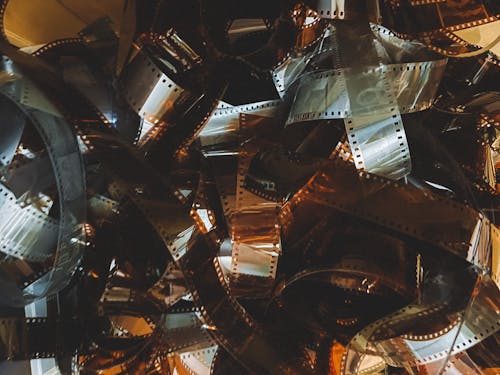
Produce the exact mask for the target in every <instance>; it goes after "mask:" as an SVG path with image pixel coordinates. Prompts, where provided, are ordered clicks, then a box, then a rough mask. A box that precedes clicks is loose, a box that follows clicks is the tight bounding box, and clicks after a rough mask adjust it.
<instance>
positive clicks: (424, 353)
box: [343, 276, 500, 374]
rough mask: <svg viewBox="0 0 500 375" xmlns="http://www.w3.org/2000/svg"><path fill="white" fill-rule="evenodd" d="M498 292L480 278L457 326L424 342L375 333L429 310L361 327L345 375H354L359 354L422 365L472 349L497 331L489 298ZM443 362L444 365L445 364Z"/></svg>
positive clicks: (404, 312)
mask: <svg viewBox="0 0 500 375" xmlns="http://www.w3.org/2000/svg"><path fill="white" fill-rule="evenodd" d="M496 293H498V288H497V286H496V285H495V284H494V283H493V282H491V280H490V279H489V278H488V277H487V276H486V277H484V278H483V277H479V278H478V280H477V283H476V293H475V294H473V296H472V297H471V300H470V302H469V304H468V306H467V308H466V309H465V310H464V311H463V312H462V314H461V319H460V322H459V323H458V324H456V325H455V326H453V328H451V329H450V330H449V331H448V332H446V333H444V334H442V335H441V336H440V337H438V338H433V337H434V335H431V337H429V339H428V340H425V341H413V340H408V339H404V338H402V337H395V338H391V339H386V340H378V339H377V338H376V337H377V334H378V333H387V332H388V330H390V329H393V328H392V327H393V326H395V325H397V324H398V323H399V321H400V320H402V319H413V318H414V317H415V316H425V315H428V314H429V310H427V309H425V308H424V309H423V310H422V307H406V308H404V309H402V310H400V311H398V312H396V313H394V314H392V315H390V316H388V317H385V318H383V319H381V320H379V321H377V322H375V323H373V324H371V325H369V326H367V327H366V328H364V329H363V330H362V331H361V332H360V333H359V334H357V335H356V336H355V337H354V338H353V340H352V341H351V343H350V348H349V350H348V353H347V355H346V359H345V362H344V372H343V373H344V374H356V373H357V372H356V368H357V366H359V364H360V356H362V353H372V354H373V353H375V354H376V355H380V356H381V357H382V358H383V359H384V361H386V362H387V363H389V364H391V365H394V366H403V365H406V364H409V365H411V366H416V365H422V364H426V363H429V362H434V361H436V360H438V359H443V358H449V356H450V355H455V354H457V353H460V352H462V351H464V350H466V349H467V348H470V347H472V346H473V345H475V344H477V343H478V342H480V341H482V340H484V339H485V338H486V337H488V336H490V335H492V334H494V333H495V332H497V331H498V330H499V329H500V322H499V320H498V312H497V311H495V309H491V303H492V302H491V301H492V300H491V298H494V299H495V297H492V296H494V295H495V294H496ZM444 363H447V361H445V362H444Z"/></svg>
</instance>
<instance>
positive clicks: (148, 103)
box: [121, 50, 190, 145]
mask: <svg viewBox="0 0 500 375" xmlns="http://www.w3.org/2000/svg"><path fill="white" fill-rule="evenodd" d="M137 82H141V85H138V84H137ZM121 84H122V85H123V87H124V90H125V91H124V93H125V98H126V100H127V102H128V103H129V105H130V106H131V108H133V109H134V110H135V111H136V113H137V114H138V115H139V116H140V117H141V118H142V119H143V120H144V121H147V123H149V124H151V126H150V129H149V130H148V131H147V132H146V133H145V134H144V136H143V137H142V139H139V145H143V144H145V143H146V142H147V140H148V139H150V138H152V137H154V135H155V133H156V132H158V131H159V128H160V127H161V126H165V121H168V120H170V119H171V118H172V116H173V114H174V113H175V107H176V104H175V103H176V102H178V101H183V100H186V96H189V95H190V94H189V93H187V92H186V91H185V90H184V89H182V88H181V87H180V86H179V85H177V84H176V83H175V82H174V81H172V80H171V79H170V78H169V77H168V76H167V75H166V74H165V73H163V72H162V71H161V70H160V68H159V67H158V66H157V65H156V64H155V63H154V61H153V59H152V57H151V56H149V55H148V52H147V51H146V50H141V51H139V52H138V53H137V55H136V56H135V58H134V59H133V60H132V61H131V62H130V63H129V64H128V65H127V66H126V68H125V69H124V72H123V75H122V78H121ZM177 105H178V104H177Z"/></svg>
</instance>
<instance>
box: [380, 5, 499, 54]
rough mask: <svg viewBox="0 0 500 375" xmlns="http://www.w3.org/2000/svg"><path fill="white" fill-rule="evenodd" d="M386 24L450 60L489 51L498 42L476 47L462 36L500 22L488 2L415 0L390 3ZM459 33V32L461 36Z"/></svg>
mask: <svg viewBox="0 0 500 375" xmlns="http://www.w3.org/2000/svg"><path fill="white" fill-rule="evenodd" d="M386 4H387V5H386V7H385V8H384V9H383V13H384V14H383V15H384V22H385V23H387V25H388V26H389V27H390V28H391V29H392V30H393V32H394V33H395V34H396V35H397V36H399V37H401V38H403V39H414V38H417V39H419V40H421V41H422V42H423V43H425V44H426V45H427V46H428V48H430V49H432V50H434V51H435V52H438V53H440V54H443V55H446V56H450V57H472V56H477V55H479V54H484V53H487V52H488V49H489V48H491V47H493V46H494V44H495V41H493V42H491V43H490V44H489V45H485V46H484V47H482V48H481V47H480V46H475V45H473V44H471V43H469V42H467V41H466V40H464V39H463V38H461V37H460V36H459V34H463V33H460V31H462V30H467V29H469V30H476V31H477V33H479V34H480V33H481V27H484V26H485V25H487V24H489V23H493V22H497V21H498V16H499V15H498V14H493V13H491V11H489V10H488V8H487V7H486V6H484V2H483V1H481V0H478V1H468V2H450V1H442V2H437V1H412V2H411V3H410V4H405V5H404V6H402V5H401V2H399V1H397V2H390V5H389V2H386ZM457 32H458V33H457Z"/></svg>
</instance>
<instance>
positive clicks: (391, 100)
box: [275, 26, 446, 179]
mask: <svg viewBox="0 0 500 375" xmlns="http://www.w3.org/2000/svg"><path fill="white" fill-rule="evenodd" d="M330 30H331V31H330ZM369 30H370V29H368V30H366V31H365V32H366V33H367V35H370V36H371V37H373V39H379V38H381V35H382V36H383V33H382V34H379V33H378V31H379V28H374V27H373V26H371V34H370V31H369ZM340 32H341V33H343V30H342V29H340ZM337 38H338V37H337V32H336V30H335V28H334V27H333V26H332V27H330V29H329V32H328V33H326V34H325V38H324V39H325V41H329V42H330V44H331V48H330V49H331V50H332V52H333V54H334V56H335V54H336V53H337V52H338V51H341V50H343V49H346V48H349V47H348V46H346V45H345V44H346V43H347V40H342V42H337V41H336V39H337ZM343 38H344V39H345V36H343ZM386 42H387V43H389V42H390V43H393V44H394V41H390V40H386ZM395 45H397V44H395ZM322 50H323V48H322V47H321V48H319V51H320V52H319V53H321V51H322ZM350 53H351V52H349V53H348V54H347V56H349V55H350ZM377 54H379V52H378V51H377ZM313 57H314V56H312V57H311V58H313ZM347 59H349V58H347ZM379 59H380V57H379ZM445 64H446V59H442V60H435V61H427V62H423V63H413V64H411V63H410V64H407V63H404V64H387V63H379V66H378V67H375V68H368V69H366V68H364V69H359V68H356V67H349V68H336V69H332V70H329V71H320V72H314V71H313V72H309V73H306V74H302V76H301V77H300V78H299V79H300V80H299V83H298V85H297V89H296V91H295V94H294V101H293V104H292V108H291V110H290V113H289V117H288V120H287V125H290V124H293V123H295V122H303V121H310V120H318V119H333V118H344V119H345V125H346V131H347V134H348V140H349V143H350V146H351V150H352V153H353V156H354V161H355V165H356V168H358V169H364V170H366V171H368V172H371V173H374V174H378V175H382V176H386V177H389V178H393V179H398V178H401V177H403V176H405V175H407V174H408V173H409V172H410V170H411V162H410V156H409V149H408V145H407V142H406V136H405V132H404V128H403V121H402V118H401V113H405V112H406V113H407V112H415V111H420V110H424V109H427V108H429V107H430V105H431V104H432V102H433V100H434V96H435V94H436V90H437V86H438V82H439V80H440V77H441V76H442V74H443V71H444V67H445ZM275 74H276V73H275ZM430 77H432V79H429V78H430ZM399 82H404V84H400V83H399ZM408 82H410V84H408ZM325 91H326V94H325ZM320 92H321V95H319V93H320ZM382 149H383V150H384V151H383V152H382V151H381V150H382ZM388 150H389V151H388Z"/></svg>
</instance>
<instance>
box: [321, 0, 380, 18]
mask: <svg viewBox="0 0 500 375" xmlns="http://www.w3.org/2000/svg"><path fill="white" fill-rule="evenodd" d="M316 12H318V14H319V16H320V17H321V18H328V19H338V20H356V19H367V18H373V19H378V18H379V16H380V14H379V13H380V10H379V9H378V4H377V2H376V1H372V0H369V1H362V0H353V1H352V0H351V1H349V0H318V2H317V6H316Z"/></svg>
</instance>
